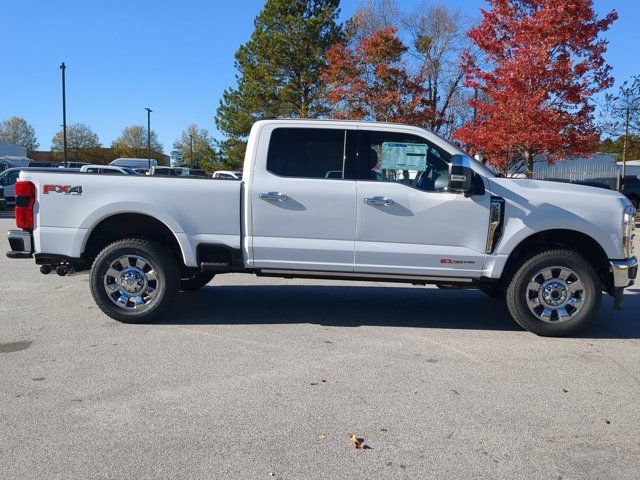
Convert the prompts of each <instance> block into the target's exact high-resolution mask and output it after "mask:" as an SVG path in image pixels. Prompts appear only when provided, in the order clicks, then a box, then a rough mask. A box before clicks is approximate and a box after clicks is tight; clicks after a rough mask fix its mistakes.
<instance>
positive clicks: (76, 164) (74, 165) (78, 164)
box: [29, 162, 90, 168]
mask: <svg viewBox="0 0 640 480" xmlns="http://www.w3.org/2000/svg"><path fill="white" fill-rule="evenodd" d="M85 165H90V163H89V162H67V166H66V167H65V166H64V163H62V164H60V165H59V168H82V167H84V166H85ZM29 166H31V165H29Z"/></svg>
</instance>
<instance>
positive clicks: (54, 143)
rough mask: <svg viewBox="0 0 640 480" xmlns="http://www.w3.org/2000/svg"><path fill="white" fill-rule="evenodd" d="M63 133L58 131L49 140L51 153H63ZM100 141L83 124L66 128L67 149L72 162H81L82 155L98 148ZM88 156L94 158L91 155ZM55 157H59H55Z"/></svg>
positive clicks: (75, 124)
mask: <svg viewBox="0 0 640 480" xmlns="http://www.w3.org/2000/svg"><path fill="white" fill-rule="evenodd" d="M62 136H63V132H62V130H60V131H59V132H57V133H56V134H55V135H54V136H53V138H52V139H51V150H52V151H53V152H58V153H59V152H62V151H63V139H62ZM101 146H102V145H100V140H98V135H97V134H96V133H95V132H94V131H93V130H91V127H89V126H88V125H86V124H84V123H74V124H73V125H69V126H68V127H67V149H68V150H69V152H70V153H71V158H72V159H73V160H76V161H78V160H82V158H81V157H82V156H83V154H89V153H90V152H89V151H91V150H95V149H97V148H100V147H101ZM92 153H93V152H91V154H89V156H91V157H92V156H94V155H93V154H92ZM56 157H60V156H59V155H57V156H56Z"/></svg>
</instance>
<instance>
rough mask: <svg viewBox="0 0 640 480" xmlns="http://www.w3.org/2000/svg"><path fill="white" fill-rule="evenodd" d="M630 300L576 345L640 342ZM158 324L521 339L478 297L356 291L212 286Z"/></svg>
mask: <svg viewBox="0 0 640 480" xmlns="http://www.w3.org/2000/svg"><path fill="white" fill-rule="evenodd" d="M632 293H636V294H631V295H625V306H624V307H623V310H621V311H619V312H614V311H613V308H612V301H611V298H610V297H608V296H606V295H605V296H603V302H602V308H601V310H600V315H599V318H598V320H597V321H596V322H595V323H594V324H592V325H590V326H589V327H588V328H587V329H586V330H584V331H583V332H581V333H580V334H578V335H577V336H576V337H577V338H620V339H623V338H640V321H638V320H639V319H640V313H639V312H640V295H638V294H637V293H640V290H638V292H632ZM160 323H169V324H185V325H187V324H188V325H199V324H200V325H202V324H211V325H268V324H287V323H291V324H296V323H312V324H318V325H324V326H334V327H359V326H382V327H412V328H436V329H438V328H445V329H466V330H496V331H522V329H521V328H520V326H519V325H517V324H516V323H515V322H514V321H513V320H512V318H511V317H510V315H509V313H508V312H507V309H506V306H505V304H504V302H501V301H497V300H493V299H491V298H489V297H487V296H486V295H484V294H483V293H481V292H479V291H477V290H437V289H427V288H400V287H384V288H381V287H376V286H352V285H351V286H350V285H345V286H342V285H336V286H326V285H325V286H311V285H237V286H235V285H221V286H213V285H212V286H207V287H204V288H203V289H201V290H200V291H198V292H194V293H183V294H180V295H178V298H177V299H176V302H175V305H174V306H173V307H172V308H171V310H170V311H169V312H167V314H166V315H165V316H164V317H163V318H162V320H161V321H160Z"/></svg>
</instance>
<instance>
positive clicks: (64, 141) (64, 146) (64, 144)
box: [60, 62, 67, 168]
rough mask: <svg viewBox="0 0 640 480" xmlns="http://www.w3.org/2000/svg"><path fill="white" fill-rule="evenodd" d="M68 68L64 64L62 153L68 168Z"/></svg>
mask: <svg viewBox="0 0 640 480" xmlns="http://www.w3.org/2000/svg"><path fill="white" fill-rule="evenodd" d="M66 69H67V66H66V65H65V64H64V62H62V64H61V65H60V70H62V151H63V152H64V153H63V155H64V166H65V168H66V166H67V89H66V86H65V78H64V77H65V74H64V73H65V70H66Z"/></svg>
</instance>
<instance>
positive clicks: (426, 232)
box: [355, 127, 490, 277]
mask: <svg viewBox="0 0 640 480" xmlns="http://www.w3.org/2000/svg"><path fill="white" fill-rule="evenodd" d="M399 130H400V129H398V128H397V127H394V129H393V130H386V131H385V130H384V129H381V130H361V131H359V133H358V174H357V177H358V184H357V185H358V186H357V227H356V252H355V271H356V272H366V273H392V274H400V275H419V276H445V277H474V276H477V275H478V274H479V273H480V271H481V270H482V268H483V264H484V257H485V248H486V241H487V235H488V226H489V205H490V195H489V193H488V192H485V193H484V194H481V195H473V196H471V197H465V196H464V195H463V194H459V193H455V192H450V191H448V190H447V184H448V170H449V165H448V164H449V161H450V159H451V154H449V153H448V152H447V151H446V150H444V148H442V147H441V146H438V145H437V144H436V143H435V142H433V141H431V140H430V139H428V138H426V137H422V136H418V135H415V134H411V133H401V131H399ZM477 180H478V181H480V182H481V181H482V179H481V178H479V177H478V178H477Z"/></svg>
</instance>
